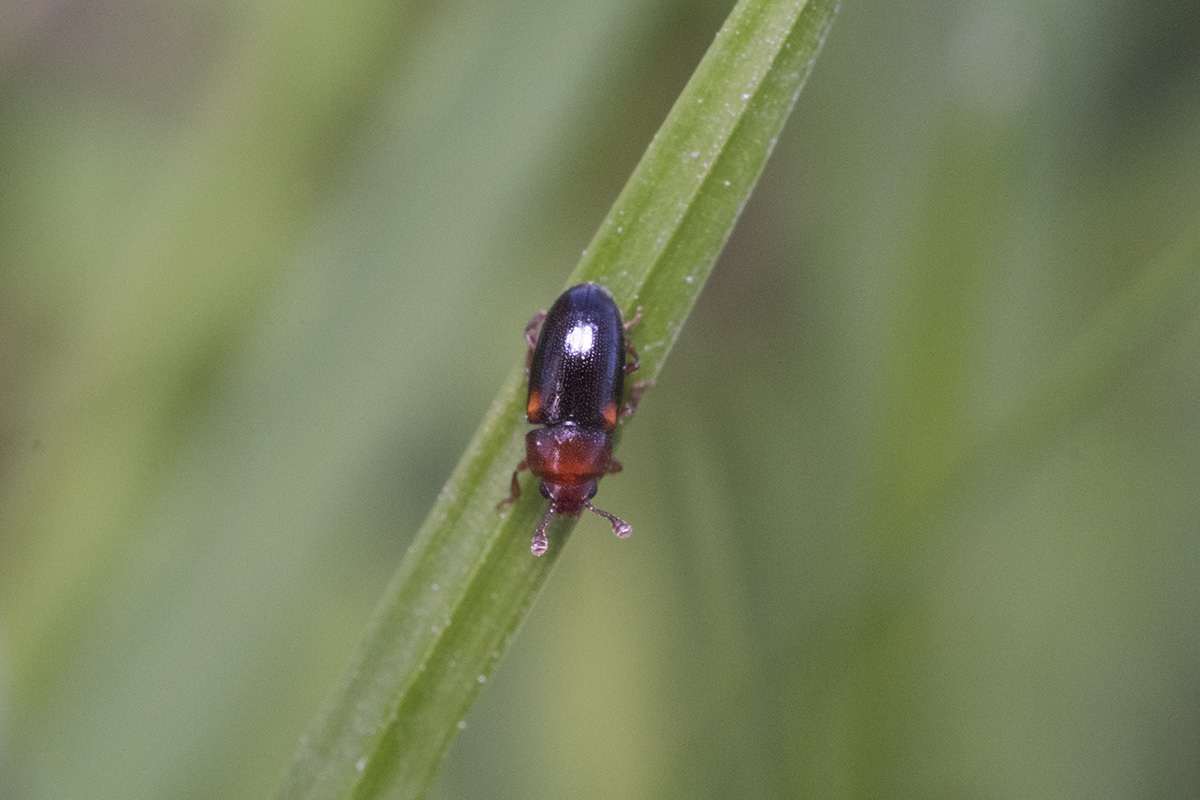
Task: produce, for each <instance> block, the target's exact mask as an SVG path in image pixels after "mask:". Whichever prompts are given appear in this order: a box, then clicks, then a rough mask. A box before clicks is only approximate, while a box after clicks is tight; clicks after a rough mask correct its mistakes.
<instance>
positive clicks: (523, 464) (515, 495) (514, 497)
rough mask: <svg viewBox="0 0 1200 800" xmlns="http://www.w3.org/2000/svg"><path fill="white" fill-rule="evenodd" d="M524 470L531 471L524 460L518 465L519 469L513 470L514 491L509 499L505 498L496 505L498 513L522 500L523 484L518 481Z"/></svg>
mask: <svg viewBox="0 0 1200 800" xmlns="http://www.w3.org/2000/svg"><path fill="white" fill-rule="evenodd" d="M523 469H529V464H528V463H526V462H525V461H523V460H522V461H521V463H520V464H517V468H516V469H514V470H513V474H512V491H511V493H510V494H509V496H508V497H506V498H504V499H503V500H501V501H500V502H499V503H496V510H497V511H499V510H501V509H502V508H504V507H505V506H506V505H509V504H510V503H515V502H517V501H518V500H520V499H521V484H520V482H519V481H517V475H519V474H521V470H523Z"/></svg>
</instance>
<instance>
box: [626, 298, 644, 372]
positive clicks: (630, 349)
mask: <svg viewBox="0 0 1200 800" xmlns="http://www.w3.org/2000/svg"><path fill="white" fill-rule="evenodd" d="M641 321H642V307H641V306H638V310H637V313H636V314H634V315H633V319H631V320H629V322H626V323H625V332H626V333H629V331H630V329H632V328H633V326H634V325H637V324H638V323H639V322H641ZM625 353H626V355H628V356H629V357H630V358H631V359H633V363H626V364H625V374H626V375H628V374H629V373H631V372H635V371H637V368H638V367H639V366H641V363H642V360H641V359H640V358H638V351H637V348H636V347H634V346H633V342H631V341H630V340H629V337H628V336H627V337H625Z"/></svg>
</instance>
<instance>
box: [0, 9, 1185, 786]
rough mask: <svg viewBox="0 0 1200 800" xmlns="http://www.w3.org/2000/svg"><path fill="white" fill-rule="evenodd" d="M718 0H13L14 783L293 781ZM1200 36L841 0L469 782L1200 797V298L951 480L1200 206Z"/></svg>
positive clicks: (460, 744)
mask: <svg viewBox="0 0 1200 800" xmlns="http://www.w3.org/2000/svg"><path fill="white" fill-rule="evenodd" d="M731 5H732V3H731V2H721V3H718V2H711V1H706V2H679V1H677V2H670V3H637V2H633V0H588V1H587V2H574V0H572V1H571V2H562V0H558V1H557V2H550V0H537V1H535V2H525V3H502V2H492V1H491V0H477V2H469V3H434V4H418V3H411V4H405V3H403V2H394V1H393V2H387V3H385V2H382V0H374V1H373V0H356V2H336V3H335V2H324V3H318V2H307V3H291V4H285V3H272V2H262V3H258V4H230V3H224V4H221V3H210V4H204V3H193V4H172V3H167V4H162V3H153V2H150V1H149V0H107V2H106V1H104V0H101V2H94V3H86V4H85V3H77V2H70V0H43V2H25V3H14V4H9V5H8V6H6V7H5V8H4V9H3V10H0V448H2V450H0V467H2V471H0V665H2V668H0V673H2V680H3V695H2V696H3V703H2V705H0V714H2V715H3V718H2V721H0V725H2V728H0V794H3V795H4V796H5V797H12V798H16V799H17V800H65V799H70V798H88V799H89V800H106V799H107V798H121V799H122V800H137V799H140V798H147V800H148V799H149V798H164V797H169V798H209V797H222V798H239V797H246V798H249V797H261V796H263V795H264V794H266V793H267V792H269V791H270V789H271V788H272V787H273V786H274V785H275V783H276V782H277V780H278V777H279V774H280V771H281V770H282V767H283V765H284V764H285V762H286V760H287V757H288V755H289V753H290V751H291V749H292V747H293V745H294V743H295V740H296V737H297V736H298V734H299V731H300V730H301V728H302V727H303V725H304V722H305V721H306V720H307V719H308V718H309V717H310V716H311V715H312V713H313V712H314V710H315V708H316V706H317V704H318V703H319V702H320V700H321V698H322V697H323V696H324V695H325V693H326V691H327V690H328V687H329V685H330V683H331V682H332V680H333V679H334V677H335V676H336V675H337V673H338V670H339V668H340V667H341V665H342V664H343V663H344V661H345V659H346V658H347V656H348V653H349V650H350V647H351V646H352V643H353V642H354V641H355V640H356V639H357V637H358V635H359V633H360V631H361V628H362V625H363V624H364V623H365V620H366V617H367V615H368V613H369V610H370V608H371V605H372V603H373V601H374V598H375V597H377V596H378V594H379V593H380V592H381V590H382V587H383V585H384V583H385V582H386V580H387V578H388V576H389V575H390V573H391V572H392V571H393V569H394V568H395V565H396V564H397V563H398V561H399V559H400V557H401V555H402V554H403V552H404V549H405V547H406V545H407V544H408V542H409V541H410V539H411V537H412V534H413V532H414V531H415V529H416V526H417V525H418V524H419V522H420V520H421V519H422V517H423V516H424V514H425V512H426V511H427V509H428V508H429V506H430V505H431V503H432V500H433V498H434V496H435V495H436V493H437V491H438V490H439V488H440V487H441V485H442V482H443V481H444V480H445V477H446V475H447V474H448V472H449V469H450V467H451V465H453V463H454V462H455V460H456V459H457V457H458V455H459V454H460V452H461V451H462V448H463V446H464V444H465V442H466V441H467V438H468V437H469V436H470V434H471V432H472V431H473V430H474V428H475V426H476V424H477V423H478V420H479V418H480V416H481V415H482V413H483V410H484V408H485V407H486V405H487V402H488V400H489V399H490V398H491V396H492V395H493V394H494V392H495V389H496V387H497V386H498V385H499V383H500V381H501V380H502V378H503V376H504V375H505V374H506V373H507V371H508V370H509V368H510V367H511V365H512V363H513V362H514V360H516V359H519V358H520V355H521V349H522V344H521V341H520V330H521V326H522V325H523V324H524V322H525V320H527V319H528V317H529V315H530V314H531V313H532V311H534V310H536V309H537V308H539V307H544V306H545V305H546V303H548V302H549V301H550V300H552V299H553V294H554V292H555V290H556V289H557V288H558V287H559V286H560V285H561V281H562V278H563V276H564V275H565V273H566V272H567V270H568V269H569V267H570V266H571V265H572V264H574V263H575V261H576V260H577V256H578V251H579V249H580V248H582V247H583V246H584V243H585V242H586V241H587V240H588V239H589V237H590V236H591V234H592V232H593V231H594V229H595V227H596V225H597V223H598V221H599V220H600V219H601V218H602V216H603V214H604V212H605V210H606V209H607V208H608V206H609V204H610V203H611V202H612V199H613V197H614V196H615V193H616V192H617V190H618V189H619V188H620V186H621V185H622V183H623V182H624V180H625V178H626V176H627V175H628V173H629V171H630V170H631V169H632V167H633V165H634V164H635V163H636V161H637V158H638V157H639V155H640V154H641V151H642V149H643V148H644V147H645V145H646V143H647V141H648V140H649V137H650V136H651V134H652V133H653V131H654V130H655V129H656V128H657V126H658V124H659V122H660V121H661V119H662V117H663V116H664V115H665V113H666V111H667V109H668V108H669V106H670V103H671V102H672V100H673V99H674V97H675V96H676V95H677V94H678V92H679V90H680V88H681V87H682V85H683V83H684V81H685V80H686V79H687V77H688V75H689V74H690V72H691V70H692V69H693V67H694V65H695V64H696V62H697V61H698V60H699V57H700V55H701V54H702V53H703V52H704V50H705V48H706V47H707V45H708V43H709V41H710V40H711V37H712V35H713V34H714V33H715V31H716V29H717V27H718V26H719V24H720V22H721V20H722V19H723V18H724V16H725V14H726V13H727V12H728V10H729V7H730V6H731ZM1198 39H1200V10H1198V9H1197V7H1196V5H1195V3H1192V2H1186V1H1185V0H1170V2H1164V3H1157V4H1153V5H1150V4H1144V3H1133V2H1128V1H1127V0H1126V1H1125V2H1116V0H1102V1H1101V2H1097V3H1089V4H1085V3H1054V4H1045V3H1030V2H1021V1H1020V0H999V2H988V3H984V2H966V3H964V2H931V3H881V2H874V3H871V2H849V3H847V4H846V5H845V7H844V8H843V9H842V12H841V14H840V18H839V21H838V24H837V27H836V30H835V32H834V35H833V36H832V37H831V38H830V41H829V42H828V43H827V45H826V48H825V50H824V53H823V55H822V58H821V61H820V63H819V64H818V66H817V69H816V72H815V73H814V75H813V78H812V79H811V80H810V82H809V86H808V88H807V90H806V92H805V96H804V98H803V100H802V102H801V104H800V106H799V109H798V111H797V113H796V115H795V118H794V119H793V121H792V125H791V126H789V128H787V129H786V131H785V135H784V137H783V138H782V139H781V140H780V142H779V146H778V148H777V150H776V154H775V157H774V159H773V160H772V161H771V163H770V164H768V167H767V172H766V174H765V176H764V178H763V181H762V182H761V183H760V186H759V190H758V193H757V194H756V196H755V197H754V198H753V200H752V201H751V203H750V205H749V207H748V208H747V210H746V213H745V214H744V215H743V217H742V222H741V224H740V226H739V228H738V230H737V231H735V234H734V238H733V240H732V242H731V243H730V246H729V247H728V248H727V250H726V252H725V254H724V256H723V257H722V263H721V264H719V266H718V268H717V271H716V272H715V274H714V277H713V279H712V280H711V281H710V284H709V287H708V290H707V292H706V295H705V298H704V300H703V301H702V302H701V303H700V305H699V307H698V310H697V312H696V314H695V315H693V318H692V320H691V321H690V322H689V327H688V329H687V330H686V332H685V335H684V336H683V337H681V339H680V341H679V347H678V348H677V350H676V351H675V354H674V356H673V360H672V362H671V364H670V366H669V367H668V368H667V369H666V370H665V371H664V373H663V375H662V376H661V380H660V382H659V386H658V388H657V389H656V390H655V391H654V392H653V393H651V394H650V395H648V396H647V399H646V401H645V402H644V403H643V406H642V409H641V410H640V411H639V417H638V419H637V423H636V425H635V426H634V428H633V429H631V433H630V435H628V436H626V437H625V438H624V440H623V442H622V450H621V459H622V461H623V462H624V463H625V467H626V470H625V472H624V473H623V474H622V475H620V476H616V477H614V478H611V479H609V480H607V481H606V482H605V485H604V487H603V492H604V496H605V498H606V507H609V508H612V509H613V510H617V511H619V513H621V515H622V516H623V517H625V518H626V519H629V520H630V521H631V522H633V523H634V525H635V528H636V531H637V533H636V534H635V536H634V537H633V538H632V539H630V540H629V541H627V542H618V541H616V540H614V539H613V537H612V536H611V534H609V533H608V530H607V527H606V525H605V523H604V522H603V520H585V521H584V522H582V523H581V525H580V527H579V528H578V529H577V531H576V533H575V535H574V536H573V540H572V543H571V545H570V547H569V548H568V549H567V551H566V552H565V553H564V554H563V558H562V560H561V563H560V564H559V565H558V568H557V570H556V575H555V576H554V578H553V580H552V581H551V582H550V585H549V586H548V588H547V591H546V592H545V593H544V595H543V597H542V599H541V600H540V602H539V604H538V605H537V607H536V608H535V609H534V612H533V614H532V615H531V617H530V619H529V621H528V623H527V625H526V627H525V628H524V630H523V631H522V634H521V636H520V637H519V638H518V639H517V641H516V642H515V644H514V646H513V647H512V650H511V652H510V654H509V657H508V658H507V659H506V661H505V663H503V664H502V665H501V667H500V669H499V670H498V671H497V673H496V675H495V676H494V678H493V679H492V680H490V681H489V682H488V685H487V687H486V690H485V691H484V693H483V696H482V698H481V700H480V702H479V703H478V704H477V706H476V708H475V709H474V711H473V712H472V715H471V717H470V718H469V719H468V720H467V728H466V730H465V731H464V732H463V734H461V735H460V736H459V738H458V741H457V743H456V744H455V747H454V749H453V750H452V751H451V755H450V759H449V761H448V763H447V765H446V768H445V770H444V772H443V775H442V777H441V780H440V783H439V784H438V787H437V789H436V790H435V794H437V795H438V796H444V797H480V796H487V797H513V798H516V797H564V796H569V797H593V796H594V797H604V798H609V797H654V798H661V797H689V798H691V797H731V796H733V797H739V796H808V795H813V796H821V797H847V798H857V797H862V798H868V797H881V796H886V797H914V798H927V797H931V796H935V797H936V796H944V797H983V796H986V797H1011V798H1027V797H1087V798H1103V797H1128V796H1163V797H1189V796H1194V795H1196V794H1197V793H1198V792H1200V766H1198V762H1197V759H1196V758H1195V754H1196V752H1198V751H1200V733H1198V731H1200V703H1198V702H1197V692H1196V678H1195V676H1196V675H1197V674H1200V582H1198V581H1196V580H1195V576H1196V575H1197V574H1200V536H1197V533H1198V530H1197V527H1198V526H1197V522H1196V520H1197V519H1200V492H1197V491H1196V486H1197V484H1198V483H1200V447H1197V446H1196V442H1197V440H1198V438H1200V382H1198V381H1197V377H1196V376H1197V375H1200V372H1198V371H1197V369H1196V363H1197V361H1200V325H1197V324H1195V323H1193V324H1190V325H1187V326H1185V327H1183V328H1182V329H1180V330H1179V331H1177V332H1176V333H1175V335H1173V336H1171V337H1170V339H1169V340H1168V341H1167V342H1166V343H1165V344H1163V343H1161V342H1160V343H1159V345H1158V346H1156V347H1155V348H1153V349H1148V350H1146V352H1144V353H1140V354H1139V357H1138V358H1137V359H1136V363H1137V366H1136V367H1135V368H1133V369H1129V370H1126V371H1125V372H1123V373H1122V375H1121V376H1120V377H1121V380H1120V381H1109V382H1106V383H1103V384H1102V385H1097V386H1096V387H1095V389H1094V391H1095V393H1096V396H1095V397H1093V398H1090V400H1091V402H1089V403H1086V404H1080V406H1079V407H1080V408H1085V407H1086V408H1087V409H1090V412H1089V413H1087V414H1083V413H1079V414H1078V418H1077V419H1073V420H1070V419H1069V420H1066V421H1065V422H1066V423H1069V424H1064V426H1063V427H1062V429H1061V430H1058V431H1056V432H1055V438H1054V440H1053V441H1049V442H1048V441H1045V440H1044V439H1042V438H1040V437H1038V438H1036V439H1035V438H1033V437H1030V439H1029V440H1028V441H1024V442H1017V443H1016V445H1014V446H1019V448H1023V450H1024V451H1025V452H1026V454H1027V456H1028V457H1027V458H1025V459H1024V460H1022V459H1015V460H1014V461H1013V463H1021V464H1024V465H1025V466H1024V468H1023V469H1022V471H1021V472H1020V474H1017V475H1005V476H1004V480H997V481H995V482H994V483H991V484H985V485H983V486H982V487H976V488H975V489H974V490H973V491H972V492H971V494H970V502H967V503H959V504H952V505H946V504H939V505H934V506H931V505H930V504H929V503H930V498H936V497H940V496H942V495H941V493H943V492H945V491H948V489H947V487H950V486H953V485H954V479H955V478H956V477H958V475H959V472H960V470H961V468H962V464H963V463H964V461H963V459H964V458H967V457H968V456H970V455H972V454H974V453H976V452H978V445H979V443H980V442H986V441H989V440H990V439H992V438H993V437H994V436H996V435H997V434H996V432H997V430H998V429H1000V430H1002V429H1003V426H1004V425H1005V424H1006V421H1007V420H1008V419H1010V412H1012V410H1013V409H1014V408H1017V407H1019V404H1020V403H1021V400H1022V398H1023V397H1025V396H1026V394H1027V392H1029V391H1031V390H1032V389H1033V388H1034V387H1036V386H1037V385H1038V381H1039V376H1040V375H1042V374H1043V371H1044V370H1045V369H1047V368H1050V366H1051V365H1053V364H1055V363H1057V360H1058V359H1060V358H1061V354H1062V353H1064V352H1069V351H1068V347H1069V346H1070V344H1071V343H1072V342H1074V341H1075V340H1076V338H1077V337H1078V336H1079V335H1080V333H1081V332H1083V331H1085V330H1088V329H1089V323H1091V322H1093V321H1094V320H1096V319H1099V318H1101V313H1102V311H1103V309H1105V308H1106V307H1107V306H1109V305H1110V304H1112V303H1114V302H1119V301H1120V298H1121V297H1122V296H1123V294H1124V292H1125V290H1126V289H1127V287H1130V286H1135V285H1137V282H1138V278H1139V277H1140V276H1141V275H1142V274H1143V273H1144V272H1145V271H1146V270H1147V269H1148V268H1149V267H1150V266H1151V265H1152V264H1153V263H1154V262H1155V261H1157V260H1158V256H1159V254H1160V253H1162V252H1163V251H1165V250H1167V249H1169V247H1170V246H1171V245H1172V243H1173V242H1175V241H1176V240H1178V239H1180V238H1181V237H1186V236H1189V235H1192V234H1194V233H1195V231H1196V228H1197V226H1198V225H1200V188H1197V187H1200V159H1198V158H1197V157H1196V155H1195V154H1196V152H1198V151H1200V50H1198V49H1197V48H1196V47H1195V46H1194V43H1195V42H1196V41H1197V40H1198ZM931 507H935V508H939V509H946V508H950V509H952V510H953V513H952V514H942V515H940V516H939V515H936V514H935V515H932V516H929V515H923V511H924V510H926V509H928V508H931ZM914 556H917V557H919V559H920V563H919V565H918V567H914V565H913V563H912V562H913V558H914ZM897 574H899V575H901V576H903V580H901V581H899V582H897V581H896V579H895V578H894V576H895V575H897ZM885 583H886V585H888V586H889V589H888V591H887V593H886V597H887V599H888V602H887V604H886V606H885V607H881V606H880V605H879V604H878V603H874V602H872V600H871V598H877V597H879V596H880V594H879V591H878V587H879V586H880V585H883V584H885Z"/></svg>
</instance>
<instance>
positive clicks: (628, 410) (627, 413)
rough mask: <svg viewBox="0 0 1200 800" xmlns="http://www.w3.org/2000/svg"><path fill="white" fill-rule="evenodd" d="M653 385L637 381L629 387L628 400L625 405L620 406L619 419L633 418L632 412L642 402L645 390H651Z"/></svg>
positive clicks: (650, 382) (652, 382)
mask: <svg viewBox="0 0 1200 800" xmlns="http://www.w3.org/2000/svg"><path fill="white" fill-rule="evenodd" d="M654 385H655V384H654V381H638V382H637V383H635V384H634V385H633V386H630V387H629V399H628V400H626V401H625V405H623V406H621V417H622V418H624V417H631V416H633V412H634V411H636V410H637V407H638V403H640V402H641V401H642V395H643V394H644V393H645V391H646V390H647V389H653V388H654Z"/></svg>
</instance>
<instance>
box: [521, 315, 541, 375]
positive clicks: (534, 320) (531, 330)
mask: <svg viewBox="0 0 1200 800" xmlns="http://www.w3.org/2000/svg"><path fill="white" fill-rule="evenodd" d="M545 321H546V312H545V311H544V310H543V311H539V312H538V313H536V314H534V315H533V316H532V317H531V318H530V319H529V324H528V325H526V326H525V343H526V344H527V345H529V352H528V353H526V355H525V374H526V375H528V374H529V366H530V365H531V364H533V350H534V348H536V347H537V340H538V333H539V332H540V331H541V328H542V323H543V322H545Z"/></svg>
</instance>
